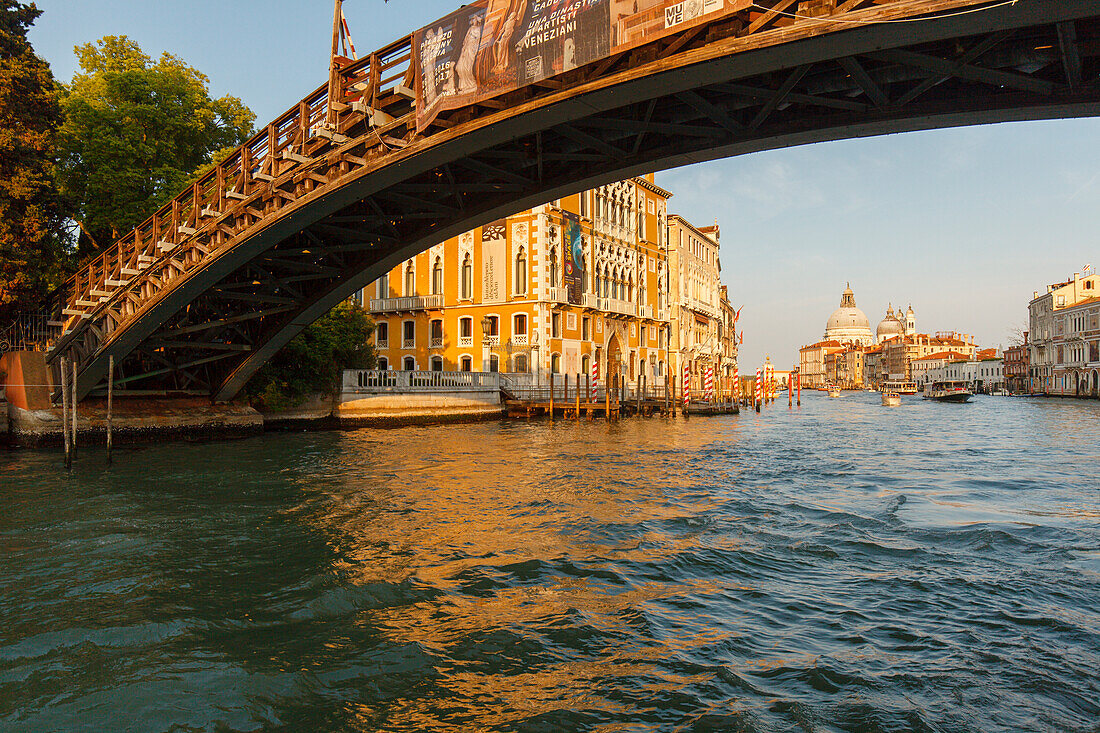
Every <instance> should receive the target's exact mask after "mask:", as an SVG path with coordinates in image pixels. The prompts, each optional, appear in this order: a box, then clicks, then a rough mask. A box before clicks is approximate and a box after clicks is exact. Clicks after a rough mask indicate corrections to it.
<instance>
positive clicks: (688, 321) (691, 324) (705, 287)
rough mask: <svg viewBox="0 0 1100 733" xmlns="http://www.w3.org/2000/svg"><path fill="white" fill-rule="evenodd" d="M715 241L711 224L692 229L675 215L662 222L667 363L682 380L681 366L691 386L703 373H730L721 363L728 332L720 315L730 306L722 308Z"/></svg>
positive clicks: (715, 229)
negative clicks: (666, 274) (666, 271)
mask: <svg viewBox="0 0 1100 733" xmlns="http://www.w3.org/2000/svg"><path fill="white" fill-rule="evenodd" d="M720 236H721V232H720V230H719V228H718V224H717V223H715V224H714V226H709V227H696V226H694V225H693V224H691V223H690V222H689V221H687V220H686V219H684V218H683V217H682V216H678V215H677V214H670V215H669V217H668V265H669V272H670V277H669V304H670V313H669V316H668V319H669V321H670V325H671V334H672V336H671V341H670V351H669V360H670V363H671V365H672V369H673V372H672V373H673V374H674V375H683V371H684V365H685V364H686V365H687V366H688V368H689V371H690V373H691V376H692V382H693V384H696V385H697V384H698V382H699V380H700V378H701V375H702V373H703V370H705V369H706V368H707V367H714V368H715V373H716V374H725V372H724V371H723V369H722V367H723V366H726V367H728V368H729V375H730V376H732V373H733V369H732V366H733V364H731V363H729V361H728V360H727V361H725V362H724V361H723V357H724V355H725V353H726V351H727V349H729V345H728V344H727V345H726V346H723V344H722V339H723V338H729V335H728V334H729V333H730V331H731V326H730V324H729V323H728V322H725V321H726V318H724V317H723V311H725V312H727V313H728V311H729V310H730V309H731V308H732V306H731V305H729V304H728V303H727V305H725V306H723V305H722V289H721V284H722V266H721V263H720V261H719V248H720V244H719V242H720ZM727 300H728V299H727ZM732 358H733V359H736V356H733V357H732ZM727 359H728V357H727Z"/></svg>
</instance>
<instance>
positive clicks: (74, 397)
mask: <svg viewBox="0 0 1100 733" xmlns="http://www.w3.org/2000/svg"><path fill="white" fill-rule="evenodd" d="M72 365H73V366H72V373H73V379H72V385H71V386H72V388H73V396H72V405H73V460H76V359H73V361H72Z"/></svg>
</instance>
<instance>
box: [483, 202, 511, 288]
mask: <svg viewBox="0 0 1100 733" xmlns="http://www.w3.org/2000/svg"><path fill="white" fill-rule="evenodd" d="M507 242H508V235H507V223H506V222H505V220H504V219H500V220H499V221H494V222H493V223H492V224H486V225H485V226H483V227H482V228H481V267H482V272H481V302H483V303H503V302H504V301H505V300H506V299H507V297H508V265H507V263H508V247H507Z"/></svg>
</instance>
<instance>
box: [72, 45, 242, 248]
mask: <svg viewBox="0 0 1100 733" xmlns="http://www.w3.org/2000/svg"><path fill="white" fill-rule="evenodd" d="M76 55H77V58H78V60H79V63H80V69H81V73H78V74H76V75H75V76H74V77H73V80H72V83H71V84H69V85H68V87H67V88H66V89H65V90H64V93H63V95H62V99H61V105H62V108H63V110H64V112H65V118H66V119H65V124H64V126H63V127H62V129H61V148H62V157H61V175H60V180H61V184H62V191H63V193H64V194H65V195H66V196H67V197H68V198H69V199H70V200H71V201H72V202H73V205H74V209H75V210H74V214H73V215H74V216H75V217H76V219H78V220H79V221H80V223H81V226H82V230H83V231H82V234H81V241H80V244H81V248H82V250H86V249H87V247H88V245H89V244H90V242H89V241H88V240H89V238H92V239H94V244H95V245H97V246H99V247H105V246H107V245H108V244H109V243H110V242H112V241H114V240H115V239H118V237H119V236H121V235H123V234H125V233H126V232H127V231H129V230H130V229H132V228H133V227H135V226H137V225H138V224H140V223H141V222H142V221H144V220H145V219H146V218H147V217H148V216H150V215H151V214H152V213H153V212H154V211H156V210H157V209H158V208H159V207H160V206H161V205H163V204H164V203H165V202H166V201H168V200H169V199H171V198H172V197H173V196H175V195H176V194H177V193H179V192H180V190H181V189H182V188H183V187H184V186H186V185H187V184H188V183H189V182H190V181H191V180H192V179H193V178H194V176H195V174H196V173H197V172H198V171H199V170H201V169H203V168H204V167H205V166H207V165H209V164H210V162H211V160H212V159H214V156H215V155H218V154H221V157H224V155H225V152H224V151H225V149H227V148H228V149H232V148H234V147H236V146H237V145H239V144H240V143H242V142H244V141H245V140H246V139H247V138H248V136H249V135H250V134H251V133H252V124H253V122H254V121H255V119H256V116H255V115H254V114H253V113H252V111H251V110H249V109H248V107H246V106H245V105H244V103H243V102H241V100H240V99H238V98H237V97H232V96H224V97H221V98H219V99H213V98H211V96H210V90H209V80H208V79H207V77H206V76H204V75H203V74H202V73H200V72H199V71H197V70H195V69H193V68H191V67H190V66H188V65H187V64H185V63H184V62H183V61H182V60H180V59H179V58H177V57H176V56H173V55H171V54H168V53H164V54H162V55H161V57H160V59H158V60H157V61H155V62H154V61H153V60H152V59H151V58H150V57H149V56H147V55H146V54H145V53H144V52H143V51H142V50H141V48H140V47H139V46H138V45H137V44H136V43H134V42H133V41H131V40H130V39H129V38H127V37H126V36H106V37H104V38H102V39H100V40H99V41H98V42H96V43H94V44H92V43H88V44H85V45H83V46H78V47H77V48H76Z"/></svg>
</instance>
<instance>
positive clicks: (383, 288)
mask: <svg viewBox="0 0 1100 733" xmlns="http://www.w3.org/2000/svg"><path fill="white" fill-rule="evenodd" d="M378 297H379V298H388V297H390V274H389V273H388V272H387V273H386V274H385V275H383V276H382V277H380V278H378Z"/></svg>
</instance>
